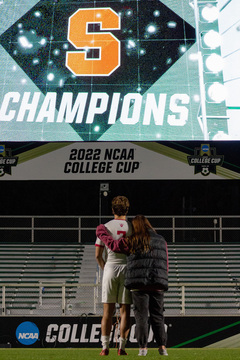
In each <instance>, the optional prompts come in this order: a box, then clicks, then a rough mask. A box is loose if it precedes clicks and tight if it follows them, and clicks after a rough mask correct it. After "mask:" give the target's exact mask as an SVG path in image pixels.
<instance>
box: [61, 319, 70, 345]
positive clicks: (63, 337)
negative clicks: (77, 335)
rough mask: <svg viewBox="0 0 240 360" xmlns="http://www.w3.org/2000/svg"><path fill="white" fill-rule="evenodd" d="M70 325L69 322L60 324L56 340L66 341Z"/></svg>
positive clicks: (68, 336)
mask: <svg viewBox="0 0 240 360" xmlns="http://www.w3.org/2000/svg"><path fill="white" fill-rule="evenodd" d="M70 331H71V325H70V324H62V325H61V326H60V328H59V334H58V342H60V343H66V342H68V341H69V338H70Z"/></svg>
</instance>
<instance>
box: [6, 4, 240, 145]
mask: <svg viewBox="0 0 240 360" xmlns="http://www.w3.org/2000/svg"><path fill="white" fill-rule="evenodd" d="M239 19H240V2H239V0H231V1H226V0H219V1H213V0H209V1H207V0H202V1H199V0H109V1H101V0H97V1H96V0H90V1H83V0H78V1H67V0H46V1H45V0H41V1H36V0H21V1H20V0H0V68H1V71H0V140H1V141H5V142H9V141H97V140H101V141H158V140H160V141H164V140H179V141H180V140H212V139H213V140H215V139H216V140H226V139H230V140H239V139H240V126H239V117H240V98H239V96H238V95H239V87H240V80H239V79H240V77H239V74H240V66H239V64H240V55H239V51H237V50H239V29H240V20H239Z"/></svg>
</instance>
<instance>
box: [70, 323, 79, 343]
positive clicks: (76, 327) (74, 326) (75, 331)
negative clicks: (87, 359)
mask: <svg viewBox="0 0 240 360" xmlns="http://www.w3.org/2000/svg"><path fill="white" fill-rule="evenodd" d="M77 329H78V326H77V324H73V327H72V335H71V340H70V342H71V343H79V338H77V337H76V334H77Z"/></svg>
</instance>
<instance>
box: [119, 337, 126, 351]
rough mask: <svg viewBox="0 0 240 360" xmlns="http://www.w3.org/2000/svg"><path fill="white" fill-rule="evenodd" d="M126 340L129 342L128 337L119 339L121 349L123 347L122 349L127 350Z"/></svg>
mask: <svg viewBox="0 0 240 360" xmlns="http://www.w3.org/2000/svg"><path fill="white" fill-rule="evenodd" d="M126 342H127V339H124V338H122V337H120V339H119V349H122V350H124V351H125V346H126Z"/></svg>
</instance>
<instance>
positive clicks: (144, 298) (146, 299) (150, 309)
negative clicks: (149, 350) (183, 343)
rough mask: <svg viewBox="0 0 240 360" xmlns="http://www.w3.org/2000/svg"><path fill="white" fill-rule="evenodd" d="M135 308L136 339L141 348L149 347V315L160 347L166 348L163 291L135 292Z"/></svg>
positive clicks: (133, 297)
mask: <svg viewBox="0 0 240 360" xmlns="http://www.w3.org/2000/svg"><path fill="white" fill-rule="evenodd" d="M132 299H133V308H134V315H135V320H136V337H137V341H138V344H139V347H140V348H145V347H147V342H148V313H149V316H150V323H151V325H152V330H153V334H154V337H155V340H156V342H157V344H158V346H161V345H164V346H166V342H167V338H166V332H165V328H164V316H163V311H164V308H163V306H164V294H163V292H162V291H133V292H132Z"/></svg>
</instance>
